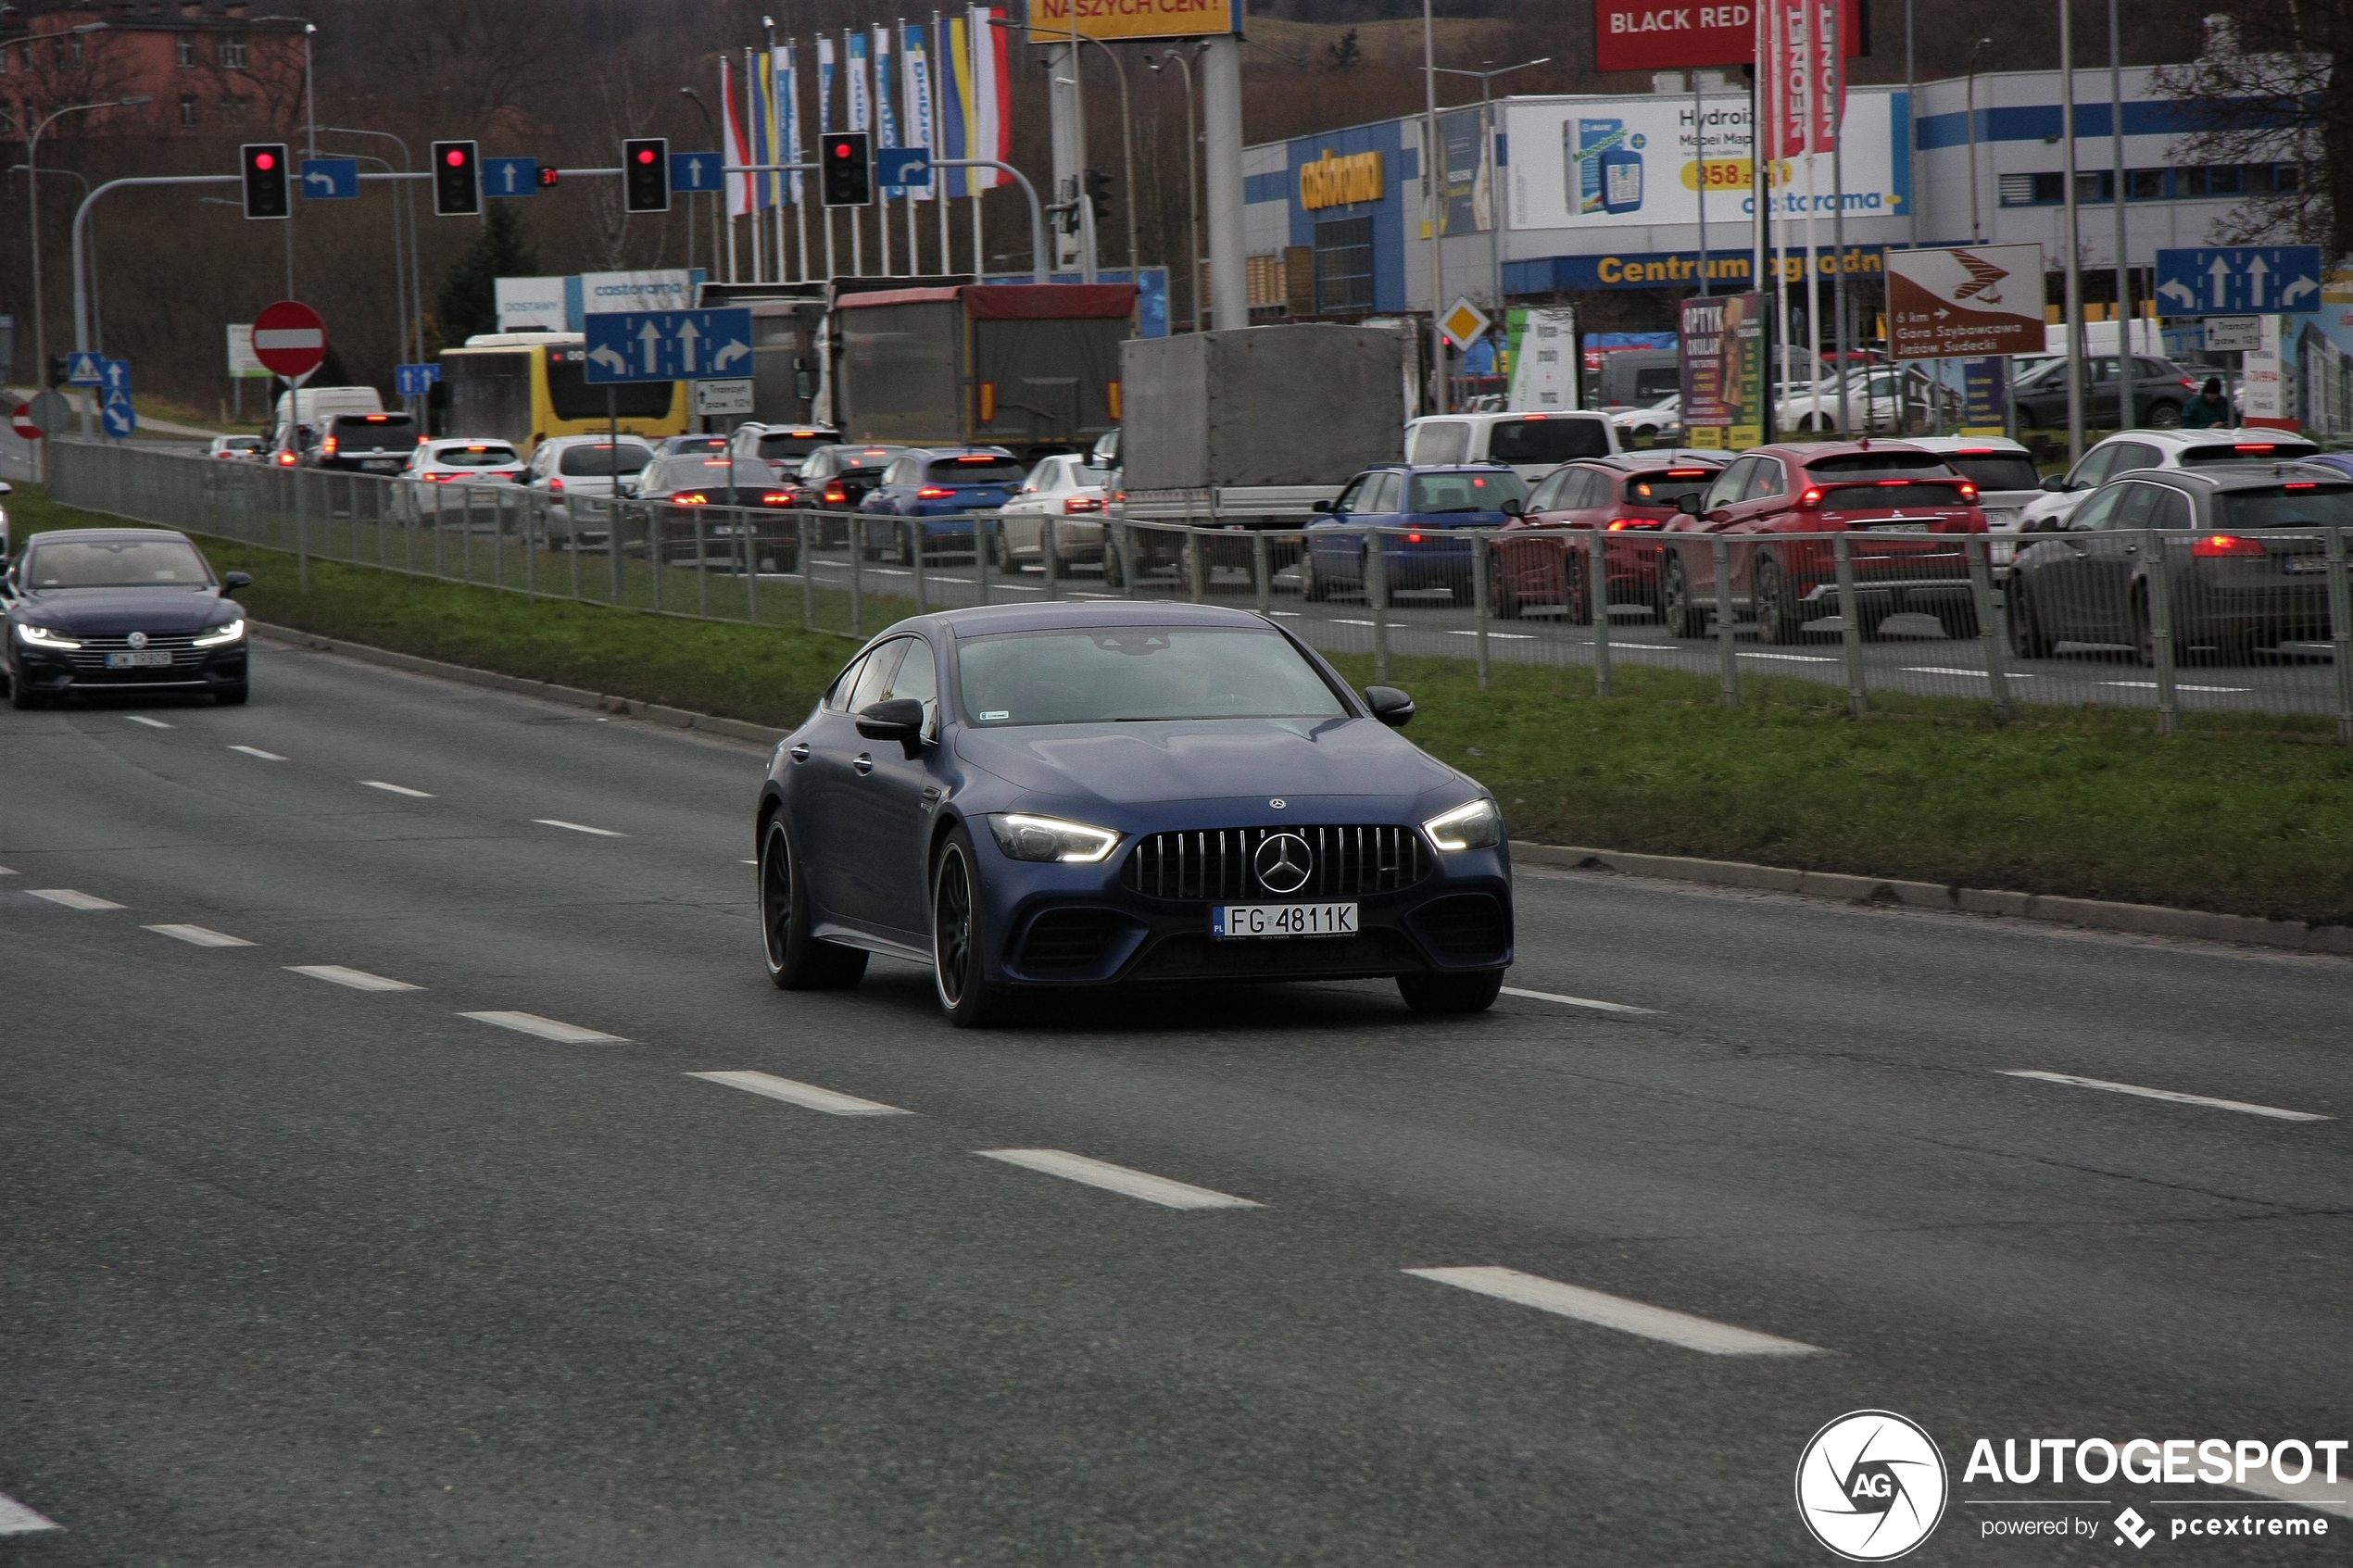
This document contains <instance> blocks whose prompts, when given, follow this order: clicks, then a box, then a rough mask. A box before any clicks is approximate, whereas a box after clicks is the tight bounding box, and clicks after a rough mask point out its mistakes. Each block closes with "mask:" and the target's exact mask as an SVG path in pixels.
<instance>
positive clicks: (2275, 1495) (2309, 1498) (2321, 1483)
mask: <svg viewBox="0 0 2353 1568" xmlns="http://www.w3.org/2000/svg"><path fill="white" fill-rule="evenodd" d="M2324 1474H2325V1473H2324ZM2324 1474H2322V1475H2308V1476H2306V1477H2305V1478H2304V1479H2303V1480H2301V1481H2280V1480H2275V1479H2273V1478H2271V1477H2270V1476H2268V1475H2249V1476H2248V1477H2247V1478H2246V1480H2244V1481H2225V1482H2223V1483H2222V1485H2224V1486H2228V1487H2230V1488H2232V1489H2233V1491H2240V1492H2253V1493H2254V1494H2255V1495H2256V1496H2257V1497H2259V1498H2270V1499H2272V1500H2273V1501H2275V1502H2290V1503H2294V1504H2296V1506H2297V1507H2299V1508H2309V1509H2315V1510H2317V1511H2319V1512H2322V1513H2334V1514H2337V1515H2340V1516H2341V1517H2343V1518H2347V1519H2353V1486H2348V1485H2347V1476H2346V1474H2345V1471H2344V1469H2343V1467H2342V1466H2340V1467H2339V1468H2338V1470H2337V1478H2336V1479H2335V1480H2334V1481H2330V1480H2327V1479H2325V1478H2324ZM2224 1506H2226V1507H2227V1506H2231V1505H2228V1504H2225V1505H2224Z"/></svg>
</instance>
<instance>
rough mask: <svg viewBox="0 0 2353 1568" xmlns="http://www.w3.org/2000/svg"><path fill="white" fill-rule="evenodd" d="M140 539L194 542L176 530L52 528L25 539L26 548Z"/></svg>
mask: <svg viewBox="0 0 2353 1568" xmlns="http://www.w3.org/2000/svg"><path fill="white" fill-rule="evenodd" d="M140 539H178V540H180V541H182V543H185V544H190V545H193V544H195V540H193V539H190V538H189V537H188V536H187V535H186V534H185V533H181V532H180V531H179V530H178V529H176V528H53V529H50V530H49V531H48V532H47V533H36V534H34V535H33V536H32V537H31V538H30V539H27V540H26V541H25V544H26V545H27V546H33V545H44V544H58V545H65V544H85V545H89V544H96V545H111V544H130V543H132V542H133V541H136V540H140Z"/></svg>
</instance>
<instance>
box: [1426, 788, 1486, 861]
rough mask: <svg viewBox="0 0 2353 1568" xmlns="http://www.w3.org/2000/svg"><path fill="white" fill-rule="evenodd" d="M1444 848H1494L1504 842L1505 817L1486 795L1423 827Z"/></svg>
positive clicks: (1436, 818) (1432, 841)
mask: <svg viewBox="0 0 2353 1568" xmlns="http://www.w3.org/2000/svg"><path fill="white" fill-rule="evenodd" d="M1422 831H1423V832H1424V833H1426V834H1429V841H1430V842H1431V843H1432V844H1435V845H1437V846H1438V847H1440V848H1441V849H1446V850H1455V849H1492V848H1494V847H1495V846H1497V845H1498V844H1501V843H1503V842H1504V814H1503V813H1502V812H1501V811H1498V810H1497V809H1495V803H1494V802H1493V801H1492V800H1490V799H1488V798H1486V797H1484V796H1482V797H1479V798H1478V799H1477V800H1474V801H1472V802H1471V803H1470V804H1469V805H1467V806H1457V807H1455V808H1454V809H1453V810H1451V811H1449V812H1447V813H1446V814H1445V815H1443V816H1439V817H1432V818H1431V819H1430V820H1429V821H1428V822H1424V823H1423V824H1422Z"/></svg>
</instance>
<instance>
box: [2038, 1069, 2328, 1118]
mask: <svg viewBox="0 0 2353 1568" xmlns="http://www.w3.org/2000/svg"><path fill="white" fill-rule="evenodd" d="M2000 1072H2001V1074H2002V1076H2003V1077H2005V1078H2036V1079H2040V1080H2041V1081H2042V1082H2044V1083H2045V1084H2068V1085H2073V1086H2074V1087H2076V1088H2079V1089H2106V1090H2107V1091H2108V1093H2110V1094H2112V1095H2138V1096H2140V1097H2141V1098H2143V1099H2162V1100H2171V1101H2172V1102H2173V1103H2174V1104H2175V1105H2203V1106H2206V1107H2208V1108H2209V1109H2211V1110H2236V1111H2240V1112H2243V1113H2245V1114H2246V1115H2248V1116H2269V1117H2271V1119H2272V1120H2274V1121H2277V1122H2327V1121H2331V1120H2334V1118H2331V1117H2327V1116H2322V1115H2320V1114H2318V1113H2317V1112H2314V1111H2309V1110H2281V1109H2280V1108H2279V1107H2278V1106H2275V1105H2249V1104H2248V1103H2247V1102H2246V1101H2245V1100H2243V1099H2216V1098H2212V1097H2211V1096H2208V1095H2185V1094H2182V1093H2180V1092H2179V1091H2177V1090H2174V1089H2150V1088H2144V1087H2143V1086H2142V1085H2138V1084H2111V1083H2109V1082H2108V1080H2107V1079H2105V1078H2078V1077H2077V1076H2075V1075H2074V1074H2073V1073H2045V1072H2043V1071H2042V1070H2041V1069H2039V1068H2033V1067H2006V1068H2002V1069H2001V1070H2000Z"/></svg>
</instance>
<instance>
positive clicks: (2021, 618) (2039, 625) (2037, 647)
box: [2008, 569, 2052, 659]
mask: <svg viewBox="0 0 2353 1568" xmlns="http://www.w3.org/2000/svg"><path fill="white" fill-rule="evenodd" d="M2008 598H2009V606H2008V614H2009V623H2010V624H2009V633H2010V653H2011V654H2012V656H2013V657H2015V658H2019V659H2048V658H2050V657H2051V647H2052V638H2051V633H2050V632H2049V631H2048V630H2047V629H2046V628H2045V626H2044V624H2043V617H2042V612H2041V611H2039V610H2037V609H2036V608H2034V594H2033V591H2032V589H2030V588H2029V587H2027V585H2026V579H2025V578H2024V576H2022V575H2021V574H2020V572H2019V571H2017V570H2015V569H2013V570H2012V571H2011V572H2010V591H2009V596H2008Z"/></svg>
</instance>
